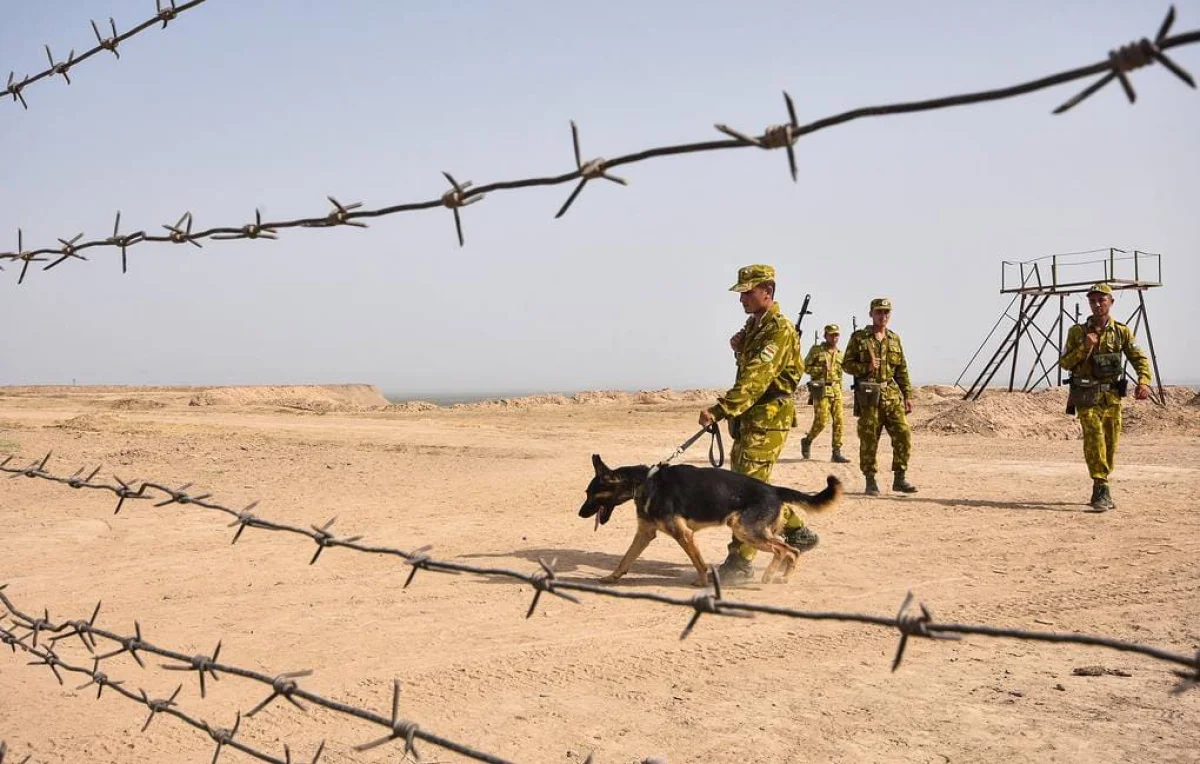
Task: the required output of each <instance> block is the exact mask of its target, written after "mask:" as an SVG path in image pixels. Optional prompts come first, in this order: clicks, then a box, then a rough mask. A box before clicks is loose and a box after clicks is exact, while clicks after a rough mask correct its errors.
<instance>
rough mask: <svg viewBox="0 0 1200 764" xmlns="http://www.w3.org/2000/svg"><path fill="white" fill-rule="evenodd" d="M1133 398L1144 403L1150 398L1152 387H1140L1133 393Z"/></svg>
mask: <svg viewBox="0 0 1200 764" xmlns="http://www.w3.org/2000/svg"><path fill="white" fill-rule="evenodd" d="M1133 397H1134V398H1137V399H1138V400H1139V401H1144V400H1146V399H1147V398H1149V397H1150V385H1138V386H1137V389H1136V390H1134V391H1133Z"/></svg>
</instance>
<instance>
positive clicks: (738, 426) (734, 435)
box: [729, 417, 742, 441]
mask: <svg viewBox="0 0 1200 764" xmlns="http://www.w3.org/2000/svg"><path fill="white" fill-rule="evenodd" d="M741 434H742V423H741V422H740V421H739V420H738V418H737V417H733V418H732V419H730V420H729V439H730V440H732V441H736V440H737V439H738V436H739V435H741Z"/></svg>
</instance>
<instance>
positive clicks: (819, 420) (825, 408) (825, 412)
mask: <svg viewBox="0 0 1200 764" xmlns="http://www.w3.org/2000/svg"><path fill="white" fill-rule="evenodd" d="M844 415H845V409H844V408H843V407H842V394H841V391H838V392H836V393H830V392H828V391H826V393H825V396H824V397H823V398H821V399H820V400H816V401H813V421H812V427H810V428H808V435H807V436H805V437H806V439H807V440H808V442H809V443H812V442H813V441H814V440H816V439H817V436H818V435H820V434H821V431H822V430H824V429H825V426H826V425H828V424H829V422H830V420H833V447H834V448H841V447H842V421H843V418H844Z"/></svg>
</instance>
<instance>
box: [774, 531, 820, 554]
mask: <svg viewBox="0 0 1200 764" xmlns="http://www.w3.org/2000/svg"><path fill="white" fill-rule="evenodd" d="M820 540H821V538H820V536H818V535H817V534H815V533H813V531H812V529H811V528H809V527H808V526H807V525H801V526H800V527H799V528H792V529H791V530H790V531H784V533H783V541H784V543H785V544H787V545H788V546H792V547H795V548H796V549H799V550H800V551H801V552H807V551H808V550H809V549H812V548H813V547H815V546H816V545H817V543H818V542H819V541H820Z"/></svg>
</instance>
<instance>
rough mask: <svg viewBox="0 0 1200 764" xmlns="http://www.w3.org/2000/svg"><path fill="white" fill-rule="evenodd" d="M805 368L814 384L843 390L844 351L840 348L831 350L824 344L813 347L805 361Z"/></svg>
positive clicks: (820, 343)
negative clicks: (823, 383) (824, 384)
mask: <svg viewBox="0 0 1200 764" xmlns="http://www.w3.org/2000/svg"><path fill="white" fill-rule="evenodd" d="M804 368H805V369H806V370H807V371H808V375H809V378H810V379H812V381H813V382H825V383H827V384H830V385H833V386H834V387H836V388H837V389H838V390H841V389H842V351H841V350H839V349H838V348H834V349H833V350H830V349H829V348H827V347H825V343H824V342H819V343H817V344H816V345H813V346H812V349H811V350H809V351H808V357H807V358H805V359H804Z"/></svg>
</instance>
